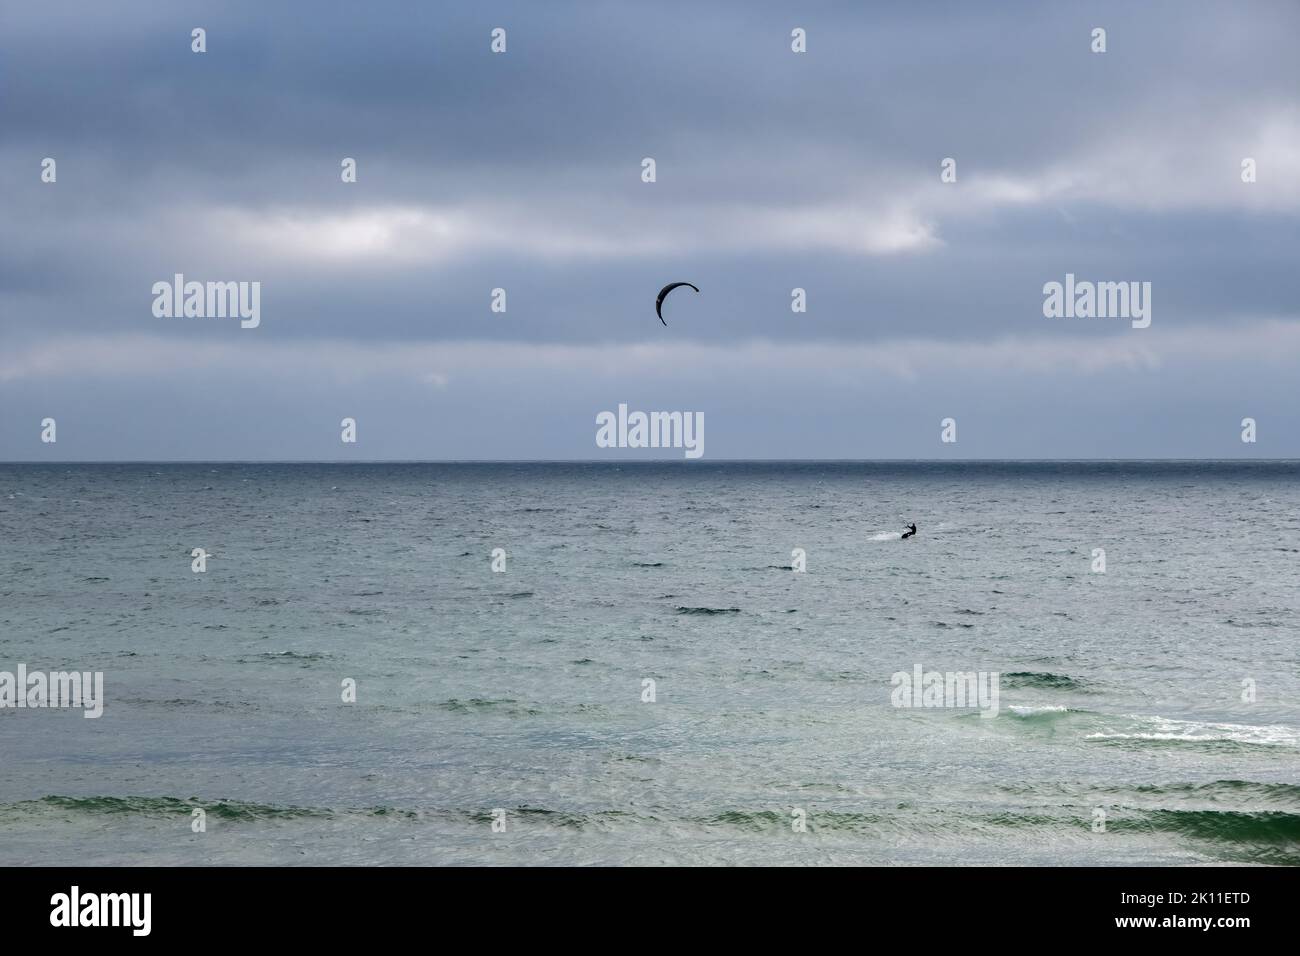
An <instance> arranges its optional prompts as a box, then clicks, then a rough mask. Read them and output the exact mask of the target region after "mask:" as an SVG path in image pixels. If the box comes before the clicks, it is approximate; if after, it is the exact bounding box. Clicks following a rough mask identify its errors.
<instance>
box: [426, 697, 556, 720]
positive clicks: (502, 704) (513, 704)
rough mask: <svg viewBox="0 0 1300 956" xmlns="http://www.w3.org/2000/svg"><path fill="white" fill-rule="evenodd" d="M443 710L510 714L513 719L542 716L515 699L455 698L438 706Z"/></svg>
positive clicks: (538, 711)
mask: <svg viewBox="0 0 1300 956" xmlns="http://www.w3.org/2000/svg"><path fill="white" fill-rule="evenodd" d="M438 707H439V708H440V709H442V710H449V711H451V712H452V713H454V714H477V713H499V714H509V715H510V716H513V717H519V716H526V717H531V716H535V715H537V714H540V713H541V711H540V710H534V709H532V708H530V707H524V706H521V705H520V704H519V701H517V700H515V699H514V698H510V697H505V698H501V699H499V700H493V699H491V698H483V697H471V698H470V699H469V700H459V699H457V698H455V697H453V698H452V699H451V700H444V701H443V702H442V703H440V704H438Z"/></svg>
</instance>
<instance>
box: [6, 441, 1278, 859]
mask: <svg viewBox="0 0 1300 956" xmlns="http://www.w3.org/2000/svg"><path fill="white" fill-rule="evenodd" d="M1297 478H1300V464H1297V463H1266V462H1251V463H1113V464H1071V463H1061V464H1045V463H1044V464H1033V463H951V464H947V463H945V464H924V463H914V464H912V463H877V464H862V463H803V464H779V463H775V464H757V463H756V464H745V463H717V464H708V463H702V462H690V463H683V462H675V463H665V464H649V463H646V464H631V463H624V464H590V465H580V464H546V465H544V464H537V465H526V464H518V465H517V464H496V465H493V464H481V465H479V464H472V465H471V464H466V465H423V464H411V465H378V464H376V465H252V464H249V465H229V464H220V465H198V464H194V465H58V466H41V465H0V671H2V670H8V671H13V670H15V668H16V667H17V665H18V664H19V663H20V662H21V663H25V664H26V665H27V666H28V668H29V669H31V670H37V669H40V670H65V669H77V670H83V671H102V672H103V673H104V685H105V696H106V704H105V708H104V715H103V716H102V717H101V718H99V719H96V720H88V719H85V718H83V717H82V715H81V712H80V711H79V710H53V709H24V710H16V709H4V710H0V757H2V759H3V765H4V773H3V774H0V863H3V864H23V863H68V862H85V863H126V864H136V863H162V864H193V863H200V864H201V863H222V864H229V863H457V864H464V863H489V864H498V863H502V864H504V863H514V864H561V863H563V864H569V863H756V864H781V863H795V864H810V863H903V864H963V863H972V864H973V863H994V864H1001V863H1007V864H1011V863H1041V864H1138V863H1149V864H1205V863H1262V864H1291V865H1294V864H1296V863H1298V862H1300V654H1298V652H1297V646H1298V644H1297V639H1296V634H1297V625H1298V624H1300V576H1298V575H1297V569H1298V567H1300V484H1298V483H1297ZM908 521H916V522H917V524H918V526H919V529H920V532H919V534H918V536H917V537H916V539H915V540H912V541H900V540H898V538H897V535H898V532H899V531H901V530H902V528H903V525H904V524H905V523H906V522H908ZM196 547H199V548H204V549H206V551H207V552H208V554H209V558H208V563H207V571H206V572H205V573H202V574H196V573H194V572H193V571H192V570H191V561H192V558H191V551H192V550H193V549H194V548H196ZM495 548H501V549H503V550H504V551H505V555H506V556H505V568H506V570H505V571H504V572H499V573H498V572H494V571H493V570H492V552H493V549H495ZM795 548H802V549H804V551H805V552H806V562H807V565H806V566H807V570H806V572H804V573H795V572H794V571H792V570H791V566H792V554H791V552H792V550H793V549H795ZM1096 548H1101V549H1104V550H1105V556H1106V571H1105V573H1100V574H1099V573H1093V572H1092V570H1091V568H1092V564H1093V549H1096ZM917 665H920V666H921V667H922V668H923V669H924V670H926V671H930V670H935V671H940V672H945V671H977V672H988V673H997V674H998V675H1000V676H999V692H1000V698H999V707H998V713H997V716H995V717H982V716H980V714H979V712H978V710H977V709H972V708H957V707H933V708H900V707H895V706H893V705H892V703H891V694H892V692H893V689H894V688H893V687H892V686H891V676H892V675H893V674H895V673H896V672H907V673H910V672H912V670H913V668H914V667H915V666H917ZM345 679H351V680H354V681H355V682H356V688H357V691H356V696H357V699H356V701H355V702H354V703H344V702H343V700H342V699H341V698H342V690H341V688H342V682H343V681H344V680H345ZM647 679H650V680H653V681H654V682H655V683H654V691H655V700H654V701H653V702H646V701H643V699H642V697H643V687H644V684H643V682H644V681H645V680H647ZM1247 680H1249V681H1253V686H1254V691H1255V693H1254V698H1255V699H1254V700H1253V701H1245V700H1243V699H1242V695H1243V681H1247ZM195 808H201V809H203V810H205V812H206V813H207V829H206V832H202V833H195V832H193V831H192V828H191V822H192V820H193V816H192V811H193V810H194V809H195ZM494 809H500V810H504V811H505V814H504V821H505V830H504V832H494V830H493V827H492V821H493V813H492V811H493V810H494ZM796 809H798V810H802V811H804V812H805V814H806V832H795V830H794V829H793V828H792V822H794V821H795V819H796V817H795V816H793V812H794V811H795V810H796ZM1098 811H1100V814H1099V812H1098ZM1099 817H1100V819H1101V820H1103V821H1104V825H1105V828H1104V831H1102V832H1098V831H1097V830H1096V829H1094V827H1095V826H1097V821H1098V819H1099Z"/></svg>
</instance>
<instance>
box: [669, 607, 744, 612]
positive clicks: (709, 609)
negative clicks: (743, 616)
mask: <svg viewBox="0 0 1300 956" xmlns="http://www.w3.org/2000/svg"><path fill="white" fill-rule="evenodd" d="M677 613H678V614H739V613H740V608H738V607H682V606H680V605H678V607H677Z"/></svg>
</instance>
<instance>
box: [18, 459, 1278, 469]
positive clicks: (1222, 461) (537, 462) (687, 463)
mask: <svg viewBox="0 0 1300 956" xmlns="http://www.w3.org/2000/svg"><path fill="white" fill-rule="evenodd" d="M999 463H1001V464H1007V463H1011V464H1148V463H1178V464H1189V463H1190V464H1249V463H1256V464H1300V458H709V459H703V458H697V459H686V458H119V459H73V458H69V459H54V460H48V461H41V460H37V459H15V460H4V459H0V467H4V466H6V465H665V464H681V465H683V466H698V465H708V464H781V465H789V464H927V465H930V464H952V465H962V464H999Z"/></svg>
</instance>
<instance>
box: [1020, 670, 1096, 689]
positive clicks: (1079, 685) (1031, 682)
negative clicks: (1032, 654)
mask: <svg viewBox="0 0 1300 956" xmlns="http://www.w3.org/2000/svg"><path fill="white" fill-rule="evenodd" d="M1001 683H1002V686H1003V687H1042V688H1046V689H1048V690H1083V689H1084V688H1085V687H1087V686H1088V685H1087V681H1083V680H1079V679H1078V678H1075V677H1070V676H1068V675H1066V674H1051V673H1048V672H1046V671H1012V672H1011V673H1009V674H1003V675H1002V679H1001Z"/></svg>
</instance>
